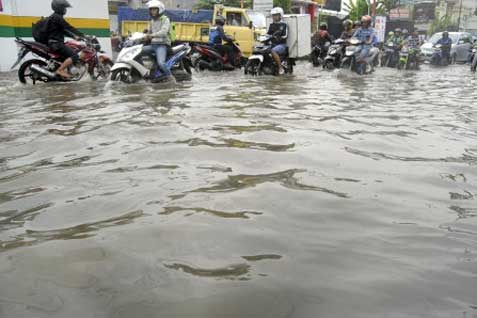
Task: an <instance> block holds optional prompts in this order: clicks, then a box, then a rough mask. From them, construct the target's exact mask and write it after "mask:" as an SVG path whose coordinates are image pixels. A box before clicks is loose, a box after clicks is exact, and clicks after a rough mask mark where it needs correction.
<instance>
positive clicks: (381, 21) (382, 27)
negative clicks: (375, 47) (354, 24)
mask: <svg viewBox="0 0 477 318" xmlns="http://www.w3.org/2000/svg"><path fill="white" fill-rule="evenodd" d="M374 31H375V32H376V36H377V37H378V41H379V42H384V41H385V39H386V17H383V16H377V17H376V18H375V19H374Z"/></svg>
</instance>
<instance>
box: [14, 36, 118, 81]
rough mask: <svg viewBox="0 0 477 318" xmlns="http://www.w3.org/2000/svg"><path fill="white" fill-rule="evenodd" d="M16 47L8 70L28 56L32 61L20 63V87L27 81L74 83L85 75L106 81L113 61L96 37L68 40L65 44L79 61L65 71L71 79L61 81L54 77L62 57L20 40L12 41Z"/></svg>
mask: <svg viewBox="0 0 477 318" xmlns="http://www.w3.org/2000/svg"><path fill="white" fill-rule="evenodd" d="M15 42H16V43H17V45H18V46H19V48H20V50H19V52H18V58H17V61H16V62H15V63H14V64H13V66H12V67H11V69H14V68H15V67H16V66H17V65H18V64H20V62H21V61H22V60H23V59H24V58H25V56H26V55H27V54H28V53H32V54H33V55H34V57H38V58H33V59H28V60H26V61H25V62H23V64H21V66H20V68H19V70H18V79H19V80H20V82H21V83H22V84H26V83H27V82H28V81H29V80H31V81H32V83H33V84H36V82H45V83H47V82H75V81H79V80H81V79H82V78H83V76H84V75H85V74H86V73H88V74H89V75H90V77H91V78H92V79H93V80H97V79H99V78H103V79H106V78H109V74H110V72H111V67H112V66H113V62H112V61H111V58H110V57H108V56H107V55H106V54H105V53H104V52H103V51H101V45H100V43H99V41H98V39H96V37H85V38H84V39H82V41H74V40H71V41H67V42H65V45H66V46H68V47H69V48H71V49H72V50H73V51H74V52H76V53H78V54H79V57H80V61H79V63H77V64H76V65H72V66H71V67H70V68H69V69H68V73H69V74H71V75H72V77H71V78H68V79H66V78H63V77H61V76H59V75H57V74H56V70H58V68H59V67H60V66H61V64H62V63H63V62H64V60H65V57H64V56H61V55H60V54H58V53H56V52H55V51H53V50H52V49H51V48H50V47H48V46H46V45H45V44H42V43H39V42H34V41H25V40H23V39H21V38H19V37H16V38H15Z"/></svg>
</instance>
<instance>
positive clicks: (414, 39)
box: [406, 31, 421, 49]
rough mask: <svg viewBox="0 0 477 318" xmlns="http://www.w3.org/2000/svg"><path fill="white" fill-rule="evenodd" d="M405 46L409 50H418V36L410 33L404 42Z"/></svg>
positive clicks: (419, 43) (419, 44)
mask: <svg viewBox="0 0 477 318" xmlns="http://www.w3.org/2000/svg"><path fill="white" fill-rule="evenodd" d="M406 43H407V45H408V46H409V48H411V49H418V48H419V47H420V46H421V39H420V38H419V34H418V33H417V32H416V31H414V32H412V33H411V36H410V37H408V38H407V40H406Z"/></svg>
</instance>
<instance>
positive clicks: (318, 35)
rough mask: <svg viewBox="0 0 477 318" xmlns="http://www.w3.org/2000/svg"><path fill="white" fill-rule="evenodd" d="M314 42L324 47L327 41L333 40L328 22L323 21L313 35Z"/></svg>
mask: <svg viewBox="0 0 477 318" xmlns="http://www.w3.org/2000/svg"><path fill="white" fill-rule="evenodd" d="M313 40H314V43H316V44H318V45H320V46H321V47H323V46H324V45H325V44H326V42H330V43H331V42H333V39H332V38H331V35H330V33H329V32H328V25H327V24H326V23H322V24H321V25H320V27H319V29H318V30H317V31H316V32H315V34H314V35H313Z"/></svg>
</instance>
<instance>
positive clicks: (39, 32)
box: [31, 17, 49, 44]
mask: <svg viewBox="0 0 477 318" xmlns="http://www.w3.org/2000/svg"><path fill="white" fill-rule="evenodd" d="M48 21H49V18H45V17H41V19H40V20H39V21H37V22H36V23H32V25H31V33H32V36H33V38H34V39H35V41H36V42H39V43H43V44H48Z"/></svg>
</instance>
